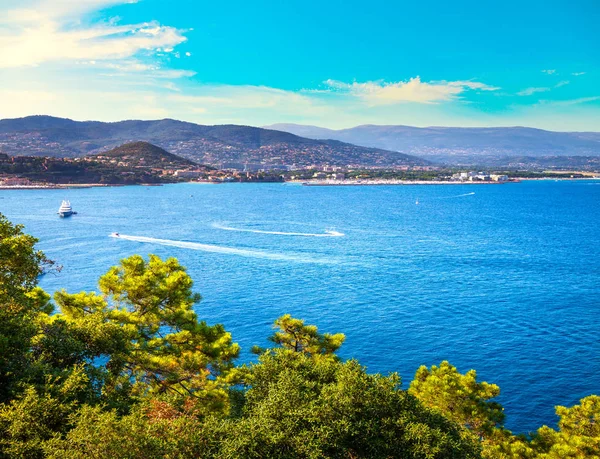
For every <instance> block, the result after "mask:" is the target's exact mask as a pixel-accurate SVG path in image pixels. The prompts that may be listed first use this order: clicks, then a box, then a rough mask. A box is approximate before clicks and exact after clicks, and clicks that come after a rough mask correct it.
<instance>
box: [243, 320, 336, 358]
mask: <svg viewBox="0 0 600 459" xmlns="http://www.w3.org/2000/svg"><path fill="white" fill-rule="evenodd" d="M273 328H276V329H278V331H276V332H275V333H274V334H273V335H271V336H270V337H269V341H272V342H273V343H275V344H277V345H279V346H281V347H282V348H284V349H288V350H291V351H294V352H302V353H304V354H307V355H310V356H313V357H318V356H329V357H335V356H334V352H335V351H337V350H338V349H339V348H340V346H341V345H342V344H343V342H344V340H345V339H346V337H345V336H344V335H343V334H342V333H337V334H335V335H332V334H330V333H319V331H318V329H317V327H316V326H315V325H304V321H303V320H301V319H294V318H293V317H292V316H291V315H290V314H286V315H284V316H281V317H280V318H279V319H277V320H276V321H275V323H274V325H273ZM253 351H254V352H255V353H256V354H260V353H262V352H264V349H262V348H260V347H257V346H255V347H254V348H253Z"/></svg>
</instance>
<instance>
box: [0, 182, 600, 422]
mask: <svg viewBox="0 0 600 459" xmlns="http://www.w3.org/2000/svg"><path fill="white" fill-rule="evenodd" d="M62 199H69V200H70V201H71V203H72V205H73V208H74V210H76V211H77V215H74V216H72V217H70V218H59V217H58V216H57V214H56V211H57V210H58V207H59V205H60V203H61V201H62ZM0 212H1V213H3V214H5V215H6V216H7V217H8V218H9V219H10V220H11V221H12V222H14V223H22V224H24V225H25V229H26V231H27V232H28V233H31V234H33V235H34V236H35V237H37V238H38V239H39V248H40V249H42V250H44V251H45V252H46V254H47V256H48V257H49V258H51V259H53V260H55V261H56V262H57V263H58V264H60V265H62V266H63V269H62V271H60V273H50V274H47V275H45V276H43V277H42V278H41V280H40V284H41V286H42V287H43V288H45V289H47V290H48V291H49V292H54V291H56V290H59V289H63V288H64V289H66V290H67V291H69V292H78V291H82V290H86V291H90V290H95V289H97V280H98V278H99V276H100V275H102V274H103V273H105V272H106V271H107V270H108V268H109V267H111V266H113V265H115V264H117V263H118V262H119V260H120V259H122V258H124V257H127V256H130V255H132V254H141V255H147V254H157V255H159V256H161V257H165V258H166V257H176V258H178V259H179V261H180V262H181V264H183V265H184V266H185V267H187V270H188V273H189V274H190V276H191V277H192V278H193V280H194V288H195V290H196V291H197V292H199V293H201V294H202V296H203V300H202V301H201V302H200V303H199V304H198V305H197V306H196V311H197V313H198V315H199V317H200V318H201V319H202V320H206V321H207V322H208V323H210V324H214V323H222V324H223V325H224V326H225V328H226V329H227V330H228V331H230V332H231V333H232V336H233V339H234V341H236V342H237V343H239V344H240V345H241V346H242V353H241V355H240V358H239V361H240V362H249V361H252V360H253V359H255V357H254V356H253V355H252V354H251V353H250V348H251V347H252V346H253V345H261V346H267V345H268V344H269V342H268V341H267V337H268V336H269V335H270V334H271V333H272V331H273V330H272V324H273V321H274V320H275V319H276V318H277V317H279V316H281V315H283V314H286V313H289V314H292V315H293V316H294V317H298V318H302V319H305V321H306V322H307V323H309V324H315V325H317V326H318V327H319V330H320V331H322V332H330V333H340V332H341V333H344V334H345V335H346V341H345V343H344V345H343V346H342V347H341V349H340V351H339V354H340V356H341V357H342V358H344V359H350V358H355V359H358V360H359V361H360V362H361V363H362V364H363V365H364V366H366V368H367V370H368V371H369V372H371V373H381V374H388V373H390V372H398V373H400V375H401V376H402V380H403V387H405V388H406V387H408V385H409V384H410V381H411V380H412V378H413V376H414V373H415V371H416V370H417V369H418V368H419V366H420V365H427V366H431V365H435V364H439V363H440V362H441V361H443V360H448V361H450V363H452V364H453V365H455V366H456V367H457V368H458V369H459V370H460V371H461V372H466V371H468V370H470V369H475V370H476V371H477V375H478V379H479V380H482V381H488V382H491V383H495V384H498V385H499V386H500V388H501V395H500V396H499V397H498V401H499V402H500V403H502V405H503V406H504V407H505V413H506V427H507V428H509V429H511V430H512V431H514V432H518V433H521V432H523V433H524V432H530V431H533V430H535V429H537V428H538V427H540V426H541V425H543V424H546V425H550V426H556V421H557V417H556V416H555V413H554V409H555V408H554V407H555V406H556V405H566V406H570V405H573V404H576V403H578V401H579V400H580V399H581V398H582V397H585V396H587V395H590V394H594V393H595V394H600V377H599V376H600V320H599V318H600V180H577V181H554V180H543V181H523V182H521V183H508V184H503V185H453V186H449V185H414V186H411V185H402V186H323V187H321V186H302V185H298V184H288V183H277V184H222V185H211V184H194V183H189V184H175V185H166V186H152V187H147V186H130V187H106V188H84V189H61V190H0ZM113 232H117V233H119V234H120V236H121V237H119V238H115V237H111V236H110V235H111V233H113Z"/></svg>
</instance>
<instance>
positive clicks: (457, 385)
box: [408, 361, 504, 438]
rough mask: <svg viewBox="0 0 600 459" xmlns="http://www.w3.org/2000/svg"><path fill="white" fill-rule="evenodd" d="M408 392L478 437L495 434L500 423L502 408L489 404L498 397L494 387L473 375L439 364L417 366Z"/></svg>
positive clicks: (495, 404)
mask: <svg viewBox="0 0 600 459" xmlns="http://www.w3.org/2000/svg"><path fill="white" fill-rule="evenodd" d="M408 391H409V393H411V394H412V395H414V396H415V397H417V398H418V399H419V400H420V401H421V402H422V403H423V404H424V405H426V406H428V407H430V408H432V409H435V410H437V411H439V412H440V413H442V414H443V415H444V416H446V417H448V418H449V419H451V420H453V421H454V422H456V423H458V424H460V425H462V426H464V427H466V428H468V429H469V431H471V432H473V433H474V434H475V435H477V436H478V437H481V438H487V437H490V436H492V435H494V434H495V429H496V428H497V427H499V426H500V425H501V423H502V422H503V420H504V411H503V408H502V406H501V405H500V404H499V403H497V402H493V401H490V400H491V399H493V398H494V397H497V396H498V395H499V394H500V388H499V387H498V386H497V385H496V384H489V383H487V382H485V381H483V382H478V381H477V373H476V372H475V370H470V371H468V372H467V373H465V374H461V373H459V372H458V370H457V369H456V367H454V366H453V365H450V363H448V362H447V361H443V362H442V363H441V364H440V365H439V366H436V365H433V366H432V367H431V368H427V367H425V366H422V367H420V368H419V369H418V370H417V372H416V374H415V378H414V380H413V381H412V382H411V384H410V388H409V390H408Z"/></svg>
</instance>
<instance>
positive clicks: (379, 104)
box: [0, 0, 600, 131]
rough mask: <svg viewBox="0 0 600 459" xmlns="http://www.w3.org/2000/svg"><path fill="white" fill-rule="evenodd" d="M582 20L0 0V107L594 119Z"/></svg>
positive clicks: (538, 11)
mask: <svg viewBox="0 0 600 459" xmlns="http://www.w3.org/2000/svg"><path fill="white" fill-rule="evenodd" d="M598 24H600V1H598V0H566V1H563V0H560V1H559V0H544V1H537V0H519V1H515V0H504V1H502V2H497V1H494V2H491V1H486V0H478V1H456V2H449V1H447V0H429V1H427V2H417V1H414V0H411V1H404V0H395V1H387V0H386V1H382V0H371V1H369V2H365V1H356V0H344V1H342V0H320V1H313V0H308V1H282V0H279V1H275V0H271V1H264V0H253V1H248V0H221V1H211V2H207V1H202V0H169V1H165V0H137V1H136V0H0V118H15V117H21V116H27V115H36V114H46V115H53V116H60V117H65V118H72V119H76V120H100V121H118V120H123V119H162V118H175V119H181V120H185V121H191V122H196V123H201V124H226V123H234V124H245V125H252V126H264V125H269V124H273V123H299V124H312V125H318V126H323V127H329V128H334V129H339V128H347V127H352V126H356V125H360V124H403V125H411V126H530V127H536V128H541V129H549V130H557V131H600V26H598Z"/></svg>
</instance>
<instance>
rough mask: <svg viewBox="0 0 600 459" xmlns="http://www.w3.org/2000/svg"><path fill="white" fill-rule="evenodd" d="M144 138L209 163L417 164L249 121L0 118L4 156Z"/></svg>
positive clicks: (79, 150) (76, 153) (93, 150)
mask: <svg viewBox="0 0 600 459" xmlns="http://www.w3.org/2000/svg"><path fill="white" fill-rule="evenodd" d="M134 141H146V142H150V143H152V144H154V145H157V146H159V147H161V148H164V149H165V150H168V151H169V152H171V153H173V154H175V155H178V156H182V157H184V158H187V159H189V160H192V161H194V162H197V163H200V164H207V165H210V166H214V167H219V168H226V167H240V166H243V165H245V164H253V165H260V166H263V167H273V166H283V165H295V166H297V167H300V166H309V165H313V164H314V165H323V164H330V165H339V166H346V165H362V166H400V165H423V164H428V162H427V161H425V160H423V159H421V158H417V157H413V156H409V155H406V154H403V153H399V152H397V151H387V150H383V149H381V148H371V147H363V146H356V145H352V144H349V143H344V142H340V141H337V140H329V139H327V140H315V139H307V138H303V137H300V136H297V135H294V134H291V133H288V132H282V131H277V130H272V129H263V128H257V127H250V126H239V125H220V126H204V125H199V124H194V123H187V122H183V121H177V120H172V119H164V120H157V121H137V120H130V121H119V122H115V123H104V122H99V121H73V120H70V119H64V118H56V117H51V116H29V117H25V118H17V119H4V120H0V152H3V153H7V154H10V155H38V156H56V157H80V156H85V155H90V154H99V153H102V152H104V151H107V150H110V149H112V148H114V147H116V146H119V145H121V144H123V143H127V142H134Z"/></svg>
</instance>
